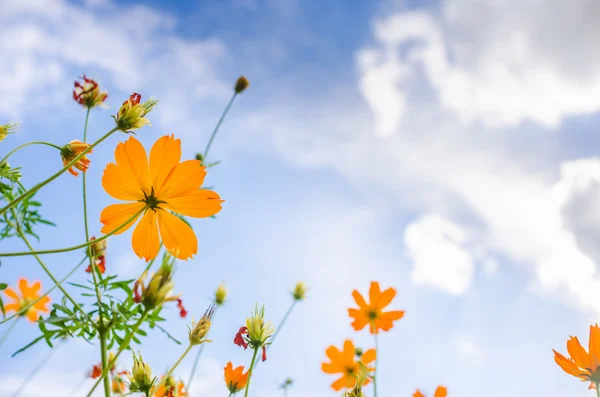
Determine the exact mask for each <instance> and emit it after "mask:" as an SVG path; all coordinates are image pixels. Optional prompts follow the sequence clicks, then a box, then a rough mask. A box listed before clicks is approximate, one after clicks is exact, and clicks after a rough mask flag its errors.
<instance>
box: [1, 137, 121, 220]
mask: <svg viewBox="0 0 600 397" xmlns="http://www.w3.org/2000/svg"><path fill="white" fill-rule="evenodd" d="M115 131H118V127H115V128H113V129H112V130H110V131H108V132H107V133H106V134H104V135H103V136H102V137H100V139H98V140H97V141H96V142H94V143H93V144H91V145H90V146H89V147H88V148H87V149H85V150H84V151H82V152H81V153H80V154H78V155H77V156H75V158H74V159H73V160H71V161H70V162H69V163H68V164H67V165H65V166H64V167H63V168H61V169H60V170H59V171H58V172H56V173H55V174H54V175H52V176H51V177H49V178H47V179H45V180H44V181H42V182H40V183H38V184H37V185H35V186H34V187H32V188H31V189H29V190H28V191H26V192H25V193H23V194H21V195H20V196H19V197H17V198H16V199H14V200H12V201H11V202H10V203H8V204H7V205H6V206H5V207H3V208H1V209H0V215H2V214H3V213H5V212H6V211H8V210H9V209H11V208H12V207H14V206H15V205H17V204H18V203H19V202H21V201H22V200H24V199H26V198H27V197H29V196H31V195H33V194H34V193H35V192H37V191H38V190H40V189H41V188H43V187H44V186H46V185H47V184H49V183H50V182H52V181H53V180H55V179H56V178H58V177H59V176H61V175H62V174H63V173H64V172H66V171H67V170H68V169H69V168H71V167H72V166H73V165H75V164H76V163H77V162H78V161H79V160H80V159H81V158H82V157H83V156H85V155H86V154H88V153H89V152H91V151H92V149H93V148H94V147H96V146H97V145H98V144H100V143H101V142H102V141H104V140H105V139H106V138H108V137H109V136H111V135H112V134H113V133H114V132H115Z"/></svg>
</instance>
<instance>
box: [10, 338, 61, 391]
mask: <svg viewBox="0 0 600 397" xmlns="http://www.w3.org/2000/svg"><path fill="white" fill-rule="evenodd" d="M63 343H64V342H63ZM60 346H62V343H61V344H60V345H58V346H56V348H55V349H50V351H49V352H48V353H47V354H46V357H44V359H43V360H42V361H40V362H39V363H38V365H36V366H35V368H34V369H33V370H32V371H31V372H30V373H29V375H27V376H26V377H25V379H24V380H23V383H21V386H19V388H18V389H17V390H16V391H15V392H14V393H13V395H12V396H11V397H17V396H18V395H19V394H21V392H22V391H23V390H25V387H26V386H27V383H29V382H30V381H31V380H32V379H33V378H34V377H35V376H36V375H37V374H38V372H40V370H41V369H42V368H43V367H44V366H45V365H46V364H47V363H48V361H50V358H52V355H53V354H54V353H55V352H56V351H57V350H58V348H59V347H60Z"/></svg>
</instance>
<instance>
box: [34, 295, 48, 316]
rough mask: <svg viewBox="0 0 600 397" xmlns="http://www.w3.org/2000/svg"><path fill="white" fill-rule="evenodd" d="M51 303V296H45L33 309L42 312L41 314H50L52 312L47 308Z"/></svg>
mask: <svg viewBox="0 0 600 397" xmlns="http://www.w3.org/2000/svg"><path fill="white" fill-rule="evenodd" d="M49 302H50V297H49V296H44V297H43V298H42V299H40V300H39V301H38V302H37V303H36V304H35V305H33V308H34V309H36V310H38V311H41V312H46V313H47V312H49V311H50V310H49V309H48V308H47V307H46V305H47V304H48V303H49Z"/></svg>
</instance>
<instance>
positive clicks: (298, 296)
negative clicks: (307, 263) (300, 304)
mask: <svg viewBox="0 0 600 397" xmlns="http://www.w3.org/2000/svg"><path fill="white" fill-rule="evenodd" d="M307 289H308V288H306V284H304V283H303V282H302V281H298V282H297V283H296V287H295V288H294V292H292V296H293V297H294V299H295V300H297V301H301V300H304V298H305V297H306V290H307Z"/></svg>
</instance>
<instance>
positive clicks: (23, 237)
mask: <svg viewBox="0 0 600 397" xmlns="http://www.w3.org/2000/svg"><path fill="white" fill-rule="evenodd" d="M11 212H12V214H13V217H14V218H15V220H16V223H17V224H16V225H15V228H16V229H17V233H18V234H19V237H21V240H23V242H24V243H25V245H27V248H29V250H30V251H31V254H33V257H34V258H35V260H36V261H37V262H38V263H39V264H40V266H41V267H42V269H44V272H46V274H47V275H48V277H50V279H51V280H52V282H53V283H54V285H56V286H57V287H58V288H59V289H60V291H61V292H62V293H63V295H64V296H65V297H66V298H67V299H68V300H70V301H71V303H72V304H73V306H74V307H75V308H76V309H77V310H79V311H80V312H81V314H83V316H84V317H85V318H86V320H88V321H89V322H90V324H92V326H93V327H94V328H97V326H96V324H95V323H94V321H92V319H91V318H90V316H88V314H87V313H86V312H85V311H84V310H83V309H82V308H81V306H79V304H78V303H77V302H75V299H73V297H72V296H71V295H69V293H68V292H67V290H66V289H64V288H63V286H62V285H60V283H59V282H58V280H57V279H56V277H54V275H53V274H52V272H51V271H50V269H48V267H47V266H46V265H45V264H44V262H43V261H42V259H41V258H40V257H39V256H38V255H36V253H35V250H34V249H33V246H32V245H31V243H30V242H29V240H27V237H26V236H25V233H23V231H22V230H21V225H19V221H18V220H17V219H18V218H17V214H16V213H15V210H14V209H11Z"/></svg>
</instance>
